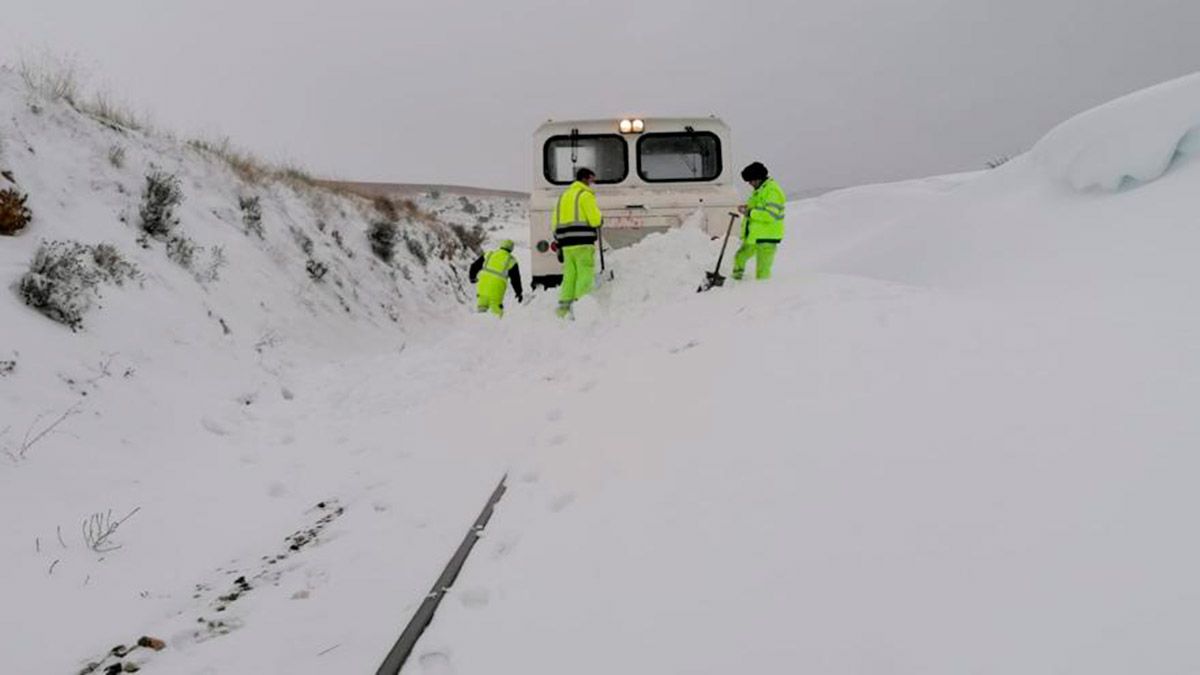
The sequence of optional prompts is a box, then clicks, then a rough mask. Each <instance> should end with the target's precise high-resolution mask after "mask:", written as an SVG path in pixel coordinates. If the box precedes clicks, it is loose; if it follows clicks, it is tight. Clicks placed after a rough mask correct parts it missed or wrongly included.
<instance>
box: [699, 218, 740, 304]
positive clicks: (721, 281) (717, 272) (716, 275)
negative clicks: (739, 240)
mask: <svg viewBox="0 0 1200 675" xmlns="http://www.w3.org/2000/svg"><path fill="white" fill-rule="evenodd" d="M737 219H738V214H737V213H735V212H733V211H730V212H729V227H727V228H725V241H723V242H721V255H719V256H717V266H716V267H714V268H713V271H711V272H705V273H704V283H702V284H700V287H699V288H697V289H696V292H697V293H703V292H704V291H707V290H708V289H710V288H712V287H714V286H724V285H725V277H723V276H721V261H722V260H724V259H725V247H726V246H727V245H728V244H729V233H730V232H733V222H734V221H735V220H737Z"/></svg>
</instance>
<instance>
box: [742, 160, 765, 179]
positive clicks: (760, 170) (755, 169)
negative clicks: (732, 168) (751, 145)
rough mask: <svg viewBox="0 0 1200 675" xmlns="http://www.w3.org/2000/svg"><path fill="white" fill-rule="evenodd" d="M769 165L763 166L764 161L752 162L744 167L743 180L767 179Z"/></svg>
mask: <svg viewBox="0 0 1200 675" xmlns="http://www.w3.org/2000/svg"><path fill="white" fill-rule="evenodd" d="M766 179H767V167H765V166H763V164H762V162H751V163H750V164H747V165H746V168H744V169H742V180H744V181H746V182H750V181H752V180H766Z"/></svg>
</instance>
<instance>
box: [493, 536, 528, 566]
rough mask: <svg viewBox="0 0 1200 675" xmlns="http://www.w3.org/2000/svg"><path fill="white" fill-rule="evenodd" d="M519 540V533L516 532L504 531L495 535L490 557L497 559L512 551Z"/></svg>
mask: <svg viewBox="0 0 1200 675" xmlns="http://www.w3.org/2000/svg"><path fill="white" fill-rule="evenodd" d="M520 541H521V535H519V534H517V533H516V532H505V533H503V534H500V535H499V536H497V537H496V539H495V543H494V544H492V559H493V560H499V559H500V558H503V557H504V556H506V555H508V554H509V553H511V552H512V550H513V549H514V548H516V547H517V544H518V543H519V542H520Z"/></svg>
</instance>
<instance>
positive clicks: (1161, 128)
mask: <svg viewBox="0 0 1200 675" xmlns="http://www.w3.org/2000/svg"><path fill="white" fill-rule="evenodd" d="M1198 151H1200V73H1194V74H1192V75H1188V76H1186V77H1181V78H1179V79H1177V80H1172V81H1170V82H1165V83H1163V84H1160V85H1158V86H1155V87H1151V88H1149V89H1145V90H1143V91H1139V92H1136V93H1134V94H1130V95H1129V96H1126V97H1124V98H1120V99H1117V100H1115V101H1112V102H1110V103H1107V104H1105V105H1102V106H1100V107H1098V108H1094V109H1092V110H1089V111H1087V112H1085V113H1082V114H1080V115H1077V116H1076V117H1074V118H1072V119H1070V120H1067V121H1066V122H1063V123H1062V124H1060V125H1059V126H1058V127H1056V128H1055V129H1054V130H1052V131H1051V132H1050V133H1049V134H1047V135H1046V137H1045V138H1043V139H1042V140H1041V142H1039V143H1038V144H1037V146H1035V147H1034V149H1033V151H1032V156H1033V158H1034V160H1035V161H1036V162H1037V163H1038V164H1040V165H1041V166H1042V167H1043V168H1044V169H1045V170H1046V171H1047V172H1048V174H1049V175H1050V176H1051V177H1052V178H1054V179H1055V180H1059V181H1063V182H1065V183H1067V184H1069V185H1070V186H1072V187H1073V188H1075V189H1076V190H1091V189H1099V190H1109V191H1111V190H1117V189H1120V188H1124V187H1129V186H1131V185H1136V184H1138V183H1146V182H1149V181H1152V180H1154V179H1156V178H1158V177H1159V176H1161V175H1162V174H1163V173H1164V172H1166V171H1167V170H1168V169H1169V168H1170V166H1171V165H1172V163H1174V162H1175V161H1177V160H1178V159H1180V158H1181V157H1186V156H1188V155H1190V154H1193V153H1195V152H1198Z"/></svg>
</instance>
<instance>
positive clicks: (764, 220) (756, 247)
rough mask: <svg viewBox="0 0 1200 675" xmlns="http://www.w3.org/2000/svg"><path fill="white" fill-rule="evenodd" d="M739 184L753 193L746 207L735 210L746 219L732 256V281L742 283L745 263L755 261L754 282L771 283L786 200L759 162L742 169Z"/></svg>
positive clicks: (780, 189) (781, 238)
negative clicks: (740, 182)
mask: <svg viewBox="0 0 1200 675" xmlns="http://www.w3.org/2000/svg"><path fill="white" fill-rule="evenodd" d="M742 180H744V181H746V182H747V183H749V184H750V187H752V188H754V192H753V193H751V194H750V198H749V199H747V200H746V203H745V205H743V206H739V207H738V211H740V212H741V213H742V214H743V215H745V216H746V218H745V220H744V221H742V245H741V246H740V247H739V248H738V250H737V253H735V254H734V255H733V278H734V279H741V278H742V275H743V274H745V272H746V263H748V262H750V259H751V258H754V278H756V279H770V278H771V267H772V265H774V263H775V247H777V246H779V243H780V242H781V241H783V211H784V208H785V207H786V206H787V196H786V195H784V194H783V188H781V187H779V183H776V182H775V179H773V178H771V177H770V175H769V174H768V172H767V167H765V166H763V165H762V163H760V162H753V163H751V164H750V165H748V166H747V167H746V168H744V169H742Z"/></svg>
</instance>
